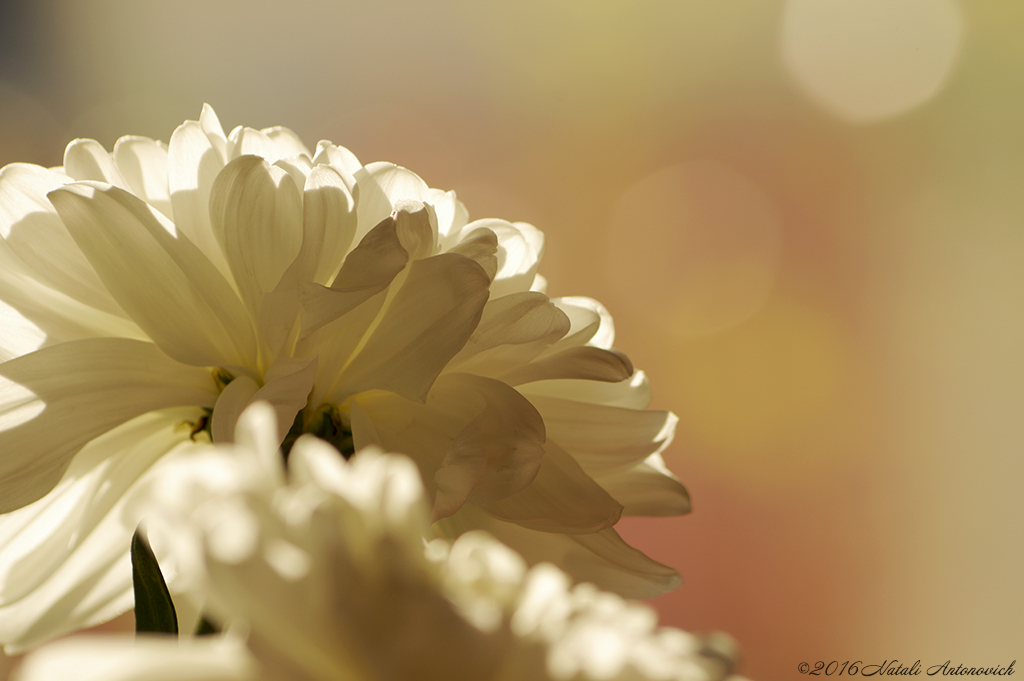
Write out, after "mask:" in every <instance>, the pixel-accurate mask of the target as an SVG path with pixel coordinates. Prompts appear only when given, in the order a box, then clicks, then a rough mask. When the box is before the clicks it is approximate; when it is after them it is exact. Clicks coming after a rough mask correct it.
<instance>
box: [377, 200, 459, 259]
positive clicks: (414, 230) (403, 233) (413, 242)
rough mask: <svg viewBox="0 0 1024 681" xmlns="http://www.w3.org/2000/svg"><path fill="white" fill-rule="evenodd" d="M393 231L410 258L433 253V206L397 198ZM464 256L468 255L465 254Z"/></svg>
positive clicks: (435, 222) (434, 235)
mask: <svg viewBox="0 0 1024 681" xmlns="http://www.w3.org/2000/svg"><path fill="white" fill-rule="evenodd" d="M394 219H395V233H396V234H398V241H399V242H400V243H401V244H402V248H404V249H405V252H406V253H408V254H409V259H410V260H418V259H420V258H426V257H428V256H430V255H433V253H434V249H435V248H436V247H437V217H436V216H435V215H434V213H433V208H432V207H430V206H428V205H427V204H425V203H421V202H419V201H409V200H406V199H398V200H397V201H395V210H394ZM466 257H470V255H469V254H466Z"/></svg>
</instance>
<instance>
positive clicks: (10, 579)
mask: <svg viewBox="0 0 1024 681" xmlns="http://www.w3.org/2000/svg"><path fill="white" fill-rule="evenodd" d="M180 421H181V415H180V414H176V413H161V414H146V415H144V416H141V417H139V418H136V419H134V420H132V421H130V422H128V423H126V424H124V425H122V426H120V427H119V428H115V429H114V430H112V431H110V432H108V433H106V434H105V435H103V436H101V437H99V438H97V439H96V440H94V441H92V442H90V443H89V444H88V445H86V446H85V447H84V448H83V449H82V451H81V452H80V453H79V454H78V455H77V456H76V457H75V459H74V461H73V462H72V464H71V466H70V467H69V469H68V471H67V472H66V473H65V475H64V477H63V478H62V479H61V481H60V483H59V484H58V486H57V487H56V488H55V489H54V490H53V491H52V492H51V493H50V494H48V495H47V496H46V497H44V498H42V499H40V500H39V501H36V502H35V503H33V504H30V505H29V506H26V507H24V508H21V509H18V510H17V511H14V512H13V513H9V514H6V515H3V516H0V638H2V640H4V641H5V642H7V644H8V650H9V651H12V650H13V649H15V648H24V647H28V646H31V645H35V644H36V643H38V642H40V641H43V640H46V639H49V638H53V637H55V636H59V635H61V634H64V633H67V632H69V631H74V630H75V629H79V628H83V627H88V626H93V625H95V624H98V623H100V622H102V621H104V620H106V619H109V618H110V617H113V616H115V615H117V614H119V613H120V612H123V611H124V610H127V609H128V608H130V607H131V603H132V596H131V588H132V578H131V566H130V564H129V563H128V561H127V554H128V547H129V546H130V543H131V537H132V533H134V531H135V528H136V526H137V525H138V523H139V520H140V516H139V515H138V513H137V511H136V509H135V508H134V506H133V505H132V504H131V503H130V499H131V496H132V493H133V490H135V489H137V488H138V486H139V485H140V484H142V483H141V482H140V481H142V480H145V479H146V477H147V476H148V475H152V471H153V469H152V466H153V465H154V463H155V462H156V461H158V460H159V459H161V457H163V456H165V455H167V453H168V452H170V451H171V450H172V449H173V448H175V447H177V446H184V447H185V448H188V447H191V446H192V445H191V443H187V439H186V435H185V433H184V432H183V431H182V429H181V428H180V427H179V423H180ZM183 441H184V442H186V444H184V445H182V443H183Z"/></svg>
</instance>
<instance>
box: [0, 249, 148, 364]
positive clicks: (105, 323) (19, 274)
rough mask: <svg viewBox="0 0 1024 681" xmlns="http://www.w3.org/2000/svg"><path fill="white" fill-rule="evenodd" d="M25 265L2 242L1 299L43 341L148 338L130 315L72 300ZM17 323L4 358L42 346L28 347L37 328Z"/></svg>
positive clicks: (7, 338) (6, 343)
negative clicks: (18, 328) (26, 270)
mask: <svg viewBox="0 0 1024 681" xmlns="http://www.w3.org/2000/svg"><path fill="white" fill-rule="evenodd" d="M23 269H24V267H23V264H22V263H21V262H20V261H18V260H17V256H16V255H14V254H13V253H11V251H10V250H9V249H7V248H5V247H4V244H0V299H2V300H4V301H5V303H6V304H7V306H8V307H9V308H10V309H11V311H12V312H11V314H13V315H15V318H16V319H17V318H21V319H24V320H26V322H27V323H28V324H31V325H32V326H34V327H35V328H37V329H38V330H39V332H41V333H42V334H43V338H42V339H41V340H42V345H54V344H56V343H62V342H64V341H68V340H75V339H78V338H93V337H96V336H105V337H110V338H118V337H120V338H135V339H138V340H149V338H148V337H147V336H146V334H145V333H143V332H142V329H140V328H139V327H138V326H137V325H136V324H135V323H134V322H133V321H131V320H130V319H127V318H125V317H122V316H114V315H111V314H107V313H105V312H100V311H99V310H97V309H96V308H93V307H89V306H87V305H84V304H82V303H80V302H78V301H77V300H73V299H72V298H69V297H68V296H66V295H64V294H63V293H60V292H59V291H55V290H54V289H52V288H50V287H48V286H45V285H43V284H41V283H40V282H39V281H37V280H36V279H34V278H32V277H31V276H29V275H28V274H26V273H24V272H23V271H22V270H23ZM121 314H123V312H121ZM16 324H17V323H16V322H14V321H13V320H12V321H11V322H10V326H9V327H7V328H8V329H9V332H8V334H7V335H6V336H5V337H4V339H3V340H2V341H0V343H3V347H4V348H5V350H6V351H7V352H9V353H11V354H10V356H8V357H4V358H3V359H4V360H7V359H10V358H11V357H15V356H17V355H22V354H25V353H26V352H30V351H31V350H34V349H38V347H42V345H38V346H36V347H33V348H31V349H29V348H28V345H31V344H33V343H35V342H36V340H39V339H38V336H37V335H36V332H33V331H31V330H30V329H28V328H26V329H25V333H26V334H28V335H22V334H21V333H19V332H18V331H16V330H15V329H16ZM19 349H20V350H19Z"/></svg>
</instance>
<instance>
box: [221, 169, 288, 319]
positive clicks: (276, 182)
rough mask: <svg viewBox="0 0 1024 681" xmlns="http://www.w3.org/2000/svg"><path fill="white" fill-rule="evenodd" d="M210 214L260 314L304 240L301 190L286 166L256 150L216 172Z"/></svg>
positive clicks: (243, 289) (245, 295)
mask: <svg viewBox="0 0 1024 681" xmlns="http://www.w3.org/2000/svg"><path fill="white" fill-rule="evenodd" d="M210 217H211V219H212V221H213V229H214V233H215V234H216V235H217V240H218V242H219V243H220V244H221V247H222V248H223V251H224V255H225V257H226V258H227V261H228V264H229V265H230V267H231V272H232V274H233V275H234V278H235V282H236V283H237V284H238V287H239V290H240V291H241V292H242V295H243V298H244V299H245V300H246V302H247V303H248V305H249V306H250V309H251V310H252V311H253V316H255V313H256V311H257V310H258V309H259V298H260V297H261V296H262V294H264V293H266V292H267V291H273V290H274V288H275V287H276V286H277V284H278V282H279V281H280V280H281V275H283V274H284V272H285V270H287V269H288V266H289V265H291V264H292V262H293V261H294V260H295V256H297V255H298V254H299V249H300V248H301V246H302V194H301V193H300V192H299V189H298V187H296V186H295V183H294V182H293V181H292V179H291V176H290V175H288V173H287V172H285V171H284V170H282V169H280V168H277V167H274V166H271V165H269V164H268V163H267V162H266V161H264V160H263V159H261V158H259V157H256V156H242V157H239V158H237V159H235V160H234V161H231V163H229V164H228V165H227V166H225V168H224V170H223V171H222V172H221V173H220V175H218V176H217V180H216V182H214V186H213V191H212V193H211V195H210Z"/></svg>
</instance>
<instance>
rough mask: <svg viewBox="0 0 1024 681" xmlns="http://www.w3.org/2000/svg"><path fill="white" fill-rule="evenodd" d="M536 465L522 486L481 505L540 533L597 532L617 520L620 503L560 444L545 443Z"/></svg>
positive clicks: (498, 516) (620, 510)
mask: <svg viewBox="0 0 1024 681" xmlns="http://www.w3.org/2000/svg"><path fill="white" fill-rule="evenodd" d="M540 464H541V465H540V470H539V471H538V472H537V477H535V478H534V479H533V481H532V482H531V483H530V484H529V485H527V486H526V487H525V488H524V489H522V490H520V491H519V492H516V493H515V494H512V495H511V496H508V497H505V498H504V499H499V500H497V501H489V502H485V503H481V506H482V507H483V508H484V509H485V510H486V511H487V512H488V513H490V514H491V515H493V516H495V517H496V518H499V519H501V520H504V521H507V522H512V523H516V524H517V525H522V526H523V527H528V528H530V529H534V530H541V531H544V532H565V533H579V532H597V531H599V530H603V529H605V528H608V527H611V526H612V525H614V524H615V523H617V522H618V520H619V516H620V515H621V514H622V506H621V505H620V504H619V503H618V502H617V501H616V500H615V499H613V498H612V497H611V496H610V495H609V494H608V492H606V491H605V490H604V489H602V488H601V486H600V485H598V484H597V483H596V482H594V480H592V479H591V478H590V477H589V476H588V475H587V474H586V473H584V472H583V469H582V468H580V465H579V464H578V463H576V462H575V461H574V460H573V458H572V457H571V456H569V455H568V454H567V453H566V452H565V450H563V449H562V448H561V447H559V446H558V445H556V444H554V443H553V442H548V443H547V444H546V445H545V446H544V456H543V458H542V459H541V461H540Z"/></svg>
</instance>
